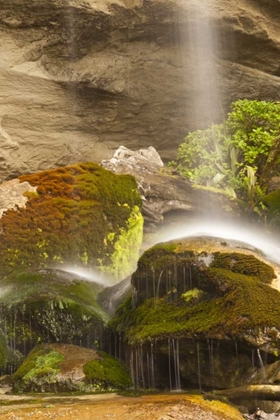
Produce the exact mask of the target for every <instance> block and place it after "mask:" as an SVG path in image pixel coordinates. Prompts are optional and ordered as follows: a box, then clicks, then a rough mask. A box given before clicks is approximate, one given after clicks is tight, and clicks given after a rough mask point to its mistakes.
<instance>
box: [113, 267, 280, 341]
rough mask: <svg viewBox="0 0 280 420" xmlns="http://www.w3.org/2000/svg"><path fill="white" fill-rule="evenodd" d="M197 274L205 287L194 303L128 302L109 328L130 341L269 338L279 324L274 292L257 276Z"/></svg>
mask: <svg viewBox="0 0 280 420" xmlns="http://www.w3.org/2000/svg"><path fill="white" fill-rule="evenodd" d="M202 275H203V281H201V283H200V288H203V286H205V285H207V286H206V287H205V288H204V291H205V293H204V295H203V299H202V300H201V299H200V300H199V302H198V303H197V305H195V306H193V305H192V302H191V301H186V300H185V299H184V297H182V298H179V299H177V300H176V301H173V302H169V301H168V296H167V297H165V298H162V299H149V300H147V301H145V302H144V303H143V304H142V305H140V306H139V307H137V308H134V309H133V306H132V302H131V301H127V302H126V303H125V304H124V305H122V306H121V307H120V308H119V310H118V311H117V313H116V316H115V319H114V320H113V321H112V322H111V323H110V325H111V326H112V328H114V329H116V330H117V331H119V332H122V333H123V334H124V336H125V337H126V339H127V341H128V342H130V343H135V342H138V341H145V340H149V339H151V338H163V337H167V336H170V335H172V336H174V335H177V336H178V337H182V336H185V337H194V336H197V334H200V335H203V336H206V337H214V338H225V337H233V338H235V337H238V336H240V335H242V333H244V332H246V331H251V334H254V331H256V332H257V331H258V329H265V328H267V329H268V328H269V327H271V328H272V330H271V331H272V332H271V334H272V335H273V327H275V326H278V325H280V309H279V308H280V293H279V291H277V290H275V289H272V288H271V287H269V286H267V285H266V284H264V283H263V282H262V281H260V280H259V279H258V278H257V277H252V276H245V275H243V274H239V273H233V272H231V271H229V270H225V269H221V268H208V269H205V270H204V271H203V274H202ZM209 283H210V284H212V285H213V287H209V285H208V284H209ZM209 290H211V292H209ZM213 291H214V292H213ZM267 334H269V333H267ZM274 339H275V337H274V336H272V337H271V340H272V341H273V340H274Z"/></svg>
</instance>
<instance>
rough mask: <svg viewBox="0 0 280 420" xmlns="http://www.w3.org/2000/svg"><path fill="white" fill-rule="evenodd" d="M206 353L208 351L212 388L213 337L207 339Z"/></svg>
mask: <svg viewBox="0 0 280 420" xmlns="http://www.w3.org/2000/svg"><path fill="white" fill-rule="evenodd" d="M207 346H208V353H209V364H210V374H211V381H212V388H213V389H215V366H214V344H213V339H207Z"/></svg>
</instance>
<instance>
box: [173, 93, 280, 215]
mask: <svg viewBox="0 0 280 420" xmlns="http://www.w3.org/2000/svg"><path fill="white" fill-rule="evenodd" d="M279 111H280V107H279V104H275V103H272V102H265V101H257V100H255V101H251V100H247V99H244V100H238V101H236V102H234V103H233V104H232V105H231V112H230V113H229V114H228V117H227V120H226V121H225V122H224V123H223V124H220V125H214V124H212V125H211V126H210V127H209V128H207V129H206V130H197V131H195V132H192V133H189V134H188V135H187V137H186V139H185V141H184V142H183V143H182V144H181V145H180V146H179V149H178V157H177V160H176V161H175V162H174V161H173V162H170V163H169V165H170V166H171V167H175V168H176V170H177V172H178V173H179V174H180V175H182V176H184V177H187V178H189V179H190V180H192V181H194V182H195V183H197V184H200V185H206V186H214V187H216V188H217V187H219V188H221V189H224V190H226V191H227V192H228V193H229V194H230V195H231V196H232V197H237V198H238V199H240V200H242V201H243V203H244V204H245V207H246V208H247V210H248V211H250V212H252V211H253V212H257V213H259V214H263V213H264V211H265V207H264V204H263V198H264V195H265V191H264V187H263V186H262V183H261V177H262V175H263V174H264V173H265V170H266V166H267V165H268V164H269V163H270V161H271V155H272V154H273V155H274V154H275V148H277V145H278V143H279V136H280V112H279Z"/></svg>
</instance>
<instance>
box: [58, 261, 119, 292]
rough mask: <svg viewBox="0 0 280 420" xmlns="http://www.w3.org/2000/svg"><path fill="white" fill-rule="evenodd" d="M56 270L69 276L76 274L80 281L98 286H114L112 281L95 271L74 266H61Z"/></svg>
mask: <svg viewBox="0 0 280 420" xmlns="http://www.w3.org/2000/svg"><path fill="white" fill-rule="evenodd" d="M56 268H59V270H61V271H65V272H67V273H70V274H76V275H77V276H78V277H79V278H81V279H84V280H87V281H90V282H93V283H97V284H100V285H102V286H104V287H110V286H113V285H114V284H115V282H114V281H113V279H111V278H110V277H108V276H105V275H104V274H103V273H101V272H100V271H98V270H97V269H92V268H85V267H79V266H76V265H75V266H71V265H61V266H59V267H56Z"/></svg>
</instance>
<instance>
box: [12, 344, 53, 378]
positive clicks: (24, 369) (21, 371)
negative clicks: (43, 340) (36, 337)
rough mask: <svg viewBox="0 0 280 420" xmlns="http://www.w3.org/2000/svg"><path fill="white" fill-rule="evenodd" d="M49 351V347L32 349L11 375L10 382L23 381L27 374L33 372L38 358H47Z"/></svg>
mask: <svg viewBox="0 0 280 420" xmlns="http://www.w3.org/2000/svg"><path fill="white" fill-rule="evenodd" d="M50 351H51V348H49V347H47V346H46V347H41V346H36V347H34V349H33V350H32V351H31V352H30V353H29V355H28V357H27V358H26V359H25V361H24V362H23V363H22V365H21V366H20V367H19V368H18V370H17V371H16V372H15V373H14V374H13V376H12V380H13V381H17V380H21V379H23V378H24V377H25V376H26V375H28V373H29V372H31V371H34V369H35V368H36V366H37V363H36V362H37V359H38V357H41V359H42V358H44V357H47V355H48V353H49V352H50Z"/></svg>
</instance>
